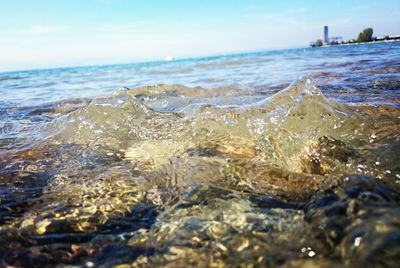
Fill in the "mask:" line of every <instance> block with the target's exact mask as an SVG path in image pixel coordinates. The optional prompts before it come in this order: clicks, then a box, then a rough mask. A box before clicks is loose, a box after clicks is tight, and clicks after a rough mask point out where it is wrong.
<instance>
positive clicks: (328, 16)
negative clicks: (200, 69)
mask: <svg viewBox="0 0 400 268" xmlns="http://www.w3.org/2000/svg"><path fill="white" fill-rule="evenodd" d="M324 25H328V26H329V31H330V35H331V36H342V37H343V38H344V39H345V40H347V39H352V38H355V37H357V35H358V33H359V32H360V31H362V30H363V29H364V28H367V27H372V28H373V29H374V36H381V35H388V34H400V1H399V0H379V1H370V0H364V1H361V0H335V1H333V0H331V1H323V0H316V1H314V0H311V1H305V0H297V1H295V0H201V1H200V0H197V1H189V0H0V71H12V70H25V69H36V68H51V67H65V66H79V65H92V64H114V63H128V62H136V61H147V60H158V59H163V58H165V57H166V56H169V55H171V56H174V57H176V58H181V57H196V56H205V55H218V54H224V53H234V52H242V51H253V50H268V49H278V48H291V47H306V46H308V44H309V43H310V41H313V40H315V39H317V38H320V37H321V36H322V28H323V26H324Z"/></svg>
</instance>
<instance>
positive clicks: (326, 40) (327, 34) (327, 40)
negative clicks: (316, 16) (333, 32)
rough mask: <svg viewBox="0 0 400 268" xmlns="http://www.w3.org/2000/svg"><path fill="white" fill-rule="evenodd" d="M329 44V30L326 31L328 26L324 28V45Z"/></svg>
mask: <svg viewBox="0 0 400 268" xmlns="http://www.w3.org/2000/svg"><path fill="white" fill-rule="evenodd" d="M328 43H329V30H328V26H326V25H325V26H324V44H328Z"/></svg>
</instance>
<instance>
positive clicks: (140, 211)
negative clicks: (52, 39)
mask: <svg viewBox="0 0 400 268" xmlns="http://www.w3.org/2000/svg"><path fill="white" fill-rule="evenodd" d="M0 94H1V97H0V266H4V267H54V266H57V267H112V266H115V267H170V266H171V267H172V266H173V267H189V266H196V267H213V266H215V267H217V266H218V267H224V266H226V267H276V266H282V267H305V266H307V267H343V266H345V267H362V266H364V267H397V266H396V265H398V263H399V261H400V221H399V219H400V157H399V156H400V42H380V43H368V44H353V45H336V46H324V47H320V48H296V49H282V50H270V51H258V52H246V53H236V54H226V55H217V56H209V57H196V58H183V59H175V60H172V61H154V62H138V63H128V64H115V65H99V66H83V67H68V68H53V69H41V70H26V71H14V72H3V73H0Z"/></svg>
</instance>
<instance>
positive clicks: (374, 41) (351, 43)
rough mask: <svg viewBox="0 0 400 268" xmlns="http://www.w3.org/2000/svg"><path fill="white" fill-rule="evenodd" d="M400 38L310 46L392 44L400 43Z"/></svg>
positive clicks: (313, 46) (314, 46)
mask: <svg viewBox="0 0 400 268" xmlns="http://www.w3.org/2000/svg"><path fill="white" fill-rule="evenodd" d="M399 41H400V36H399V37H395V38H392V39H383V40H372V41H369V42H357V41H347V42H342V43H333V44H323V45H321V46H316V45H312V44H311V45H310V47H311V48H318V47H333V46H346V45H362V44H376V43H390V42H399Z"/></svg>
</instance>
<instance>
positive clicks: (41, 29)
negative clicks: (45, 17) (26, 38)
mask: <svg viewBox="0 0 400 268" xmlns="http://www.w3.org/2000/svg"><path fill="white" fill-rule="evenodd" d="M66 30H68V27H67V26H61V25H34V26H31V27H30V28H28V30H27V32H28V33H31V34H48V33H60V32H64V31H66Z"/></svg>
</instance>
